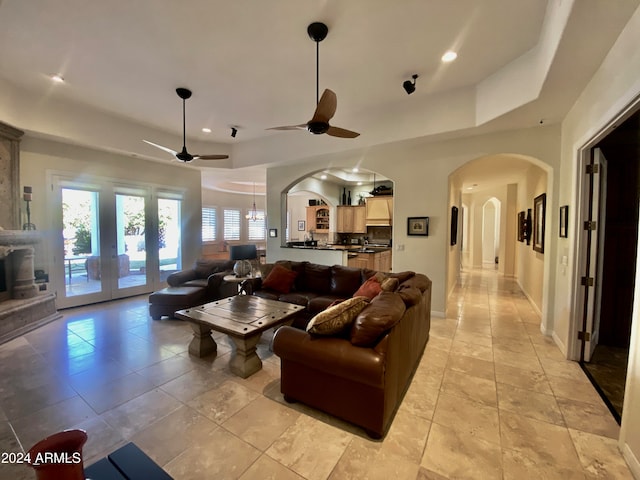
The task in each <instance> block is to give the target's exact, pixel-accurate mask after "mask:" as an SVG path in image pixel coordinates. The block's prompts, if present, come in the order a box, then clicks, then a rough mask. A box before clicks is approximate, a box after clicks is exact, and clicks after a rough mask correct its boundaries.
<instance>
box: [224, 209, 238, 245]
mask: <svg viewBox="0 0 640 480" xmlns="http://www.w3.org/2000/svg"><path fill="white" fill-rule="evenodd" d="M223 217H224V218H223V220H224V239H225V240H240V210H235V209H226V208H225V209H224V214H223Z"/></svg>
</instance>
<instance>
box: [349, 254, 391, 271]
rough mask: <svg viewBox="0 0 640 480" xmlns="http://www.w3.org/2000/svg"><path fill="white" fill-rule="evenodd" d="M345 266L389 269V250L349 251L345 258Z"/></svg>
mask: <svg viewBox="0 0 640 480" xmlns="http://www.w3.org/2000/svg"><path fill="white" fill-rule="evenodd" d="M347 266H349V267H356V268H368V269H370V270H377V271H379V272H390V271H391V250H384V251H382V252H375V253H363V252H358V253H356V252H351V253H349V258H348V259H347Z"/></svg>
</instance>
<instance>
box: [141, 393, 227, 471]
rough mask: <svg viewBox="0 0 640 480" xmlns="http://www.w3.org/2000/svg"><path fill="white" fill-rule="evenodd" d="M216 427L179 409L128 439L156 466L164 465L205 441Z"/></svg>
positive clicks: (204, 419) (205, 419)
mask: <svg viewBox="0 0 640 480" xmlns="http://www.w3.org/2000/svg"><path fill="white" fill-rule="evenodd" d="M217 427H218V425H217V424H216V423H215V422H213V421H212V420H209V419H208V418H206V417H205V416H204V415H201V414H199V413H198V412H196V411H195V410H193V409H191V408H189V407H187V406H185V405H182V406H181V407H179V408H178V409H177V410H174V411H173V412H171V413H170V414H169V415H167V416H165V417H163V418H161V419H159V420H157V421H156V422H154V423H152V424H150V425H148V426H147V427H146V428H144V429H142V430H140V431H139V432H137V433H136V434H135V435H133V436H132V437H131V441H132V442H134V443H135V444H136V445H138V446H139V447H140V448H141V449H142V450H144V452H145V453H146V454H147V455H149V456H150V457H151V458H152V459H153V460H154V461H155V462H156V463H158V465H165V464H166V463H168V462H169V461H171V460H173V459H174V458H175V457H177V456H178V455H180V454H181V453H183V452H184V451H185V450H186V449H187V448H189V447H190V446H191V445H193V444H196V443H198V442H201V441H206V440H207V438H208V437H207V436H208V435H209V434H210V433H211V432H212V431H213V430H215V429H216V428H217Z"/></svg>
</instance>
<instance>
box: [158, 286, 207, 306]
mask: <svg viewBox="0 0 640 480" xmlns="http://www.w3.org/2000/svg"><path fill="white" fill-rule="evenodd" d="M203 296H204V290H203V289H202V288H199V287H167V288H163V289H162V290H158V291H157V292H153V293H152V294H151V295H149V303H152V304H155V305H175V306H180V307H181V308H184V307H185V306H186V305H189V306H193V305H198V303H199V302H200V300H202V298H203Z"/></svg>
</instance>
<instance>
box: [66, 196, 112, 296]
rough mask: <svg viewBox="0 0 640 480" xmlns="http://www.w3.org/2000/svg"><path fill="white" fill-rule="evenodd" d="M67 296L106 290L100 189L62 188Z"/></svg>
mask: <svg viewBox="0 0 640 480" xmlns="http://www.w3.org/2000/svg"><path fill="white" fill-rule="evenodd" d="M61 191H62V236H63V242H64V257H63V260H64V262H63V263H64V278H65V282H64V285H65V297H67V298H68V297H75V296H80V295H90V294H96V293H100V292H102V291H103V287H102V276H101V268H100V264H101V262H100V228H99V223H98V214H99V210H98V200H99V194H98V192H96V191H90V190H80V189H71V188H62V189H61Z"/></svg>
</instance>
